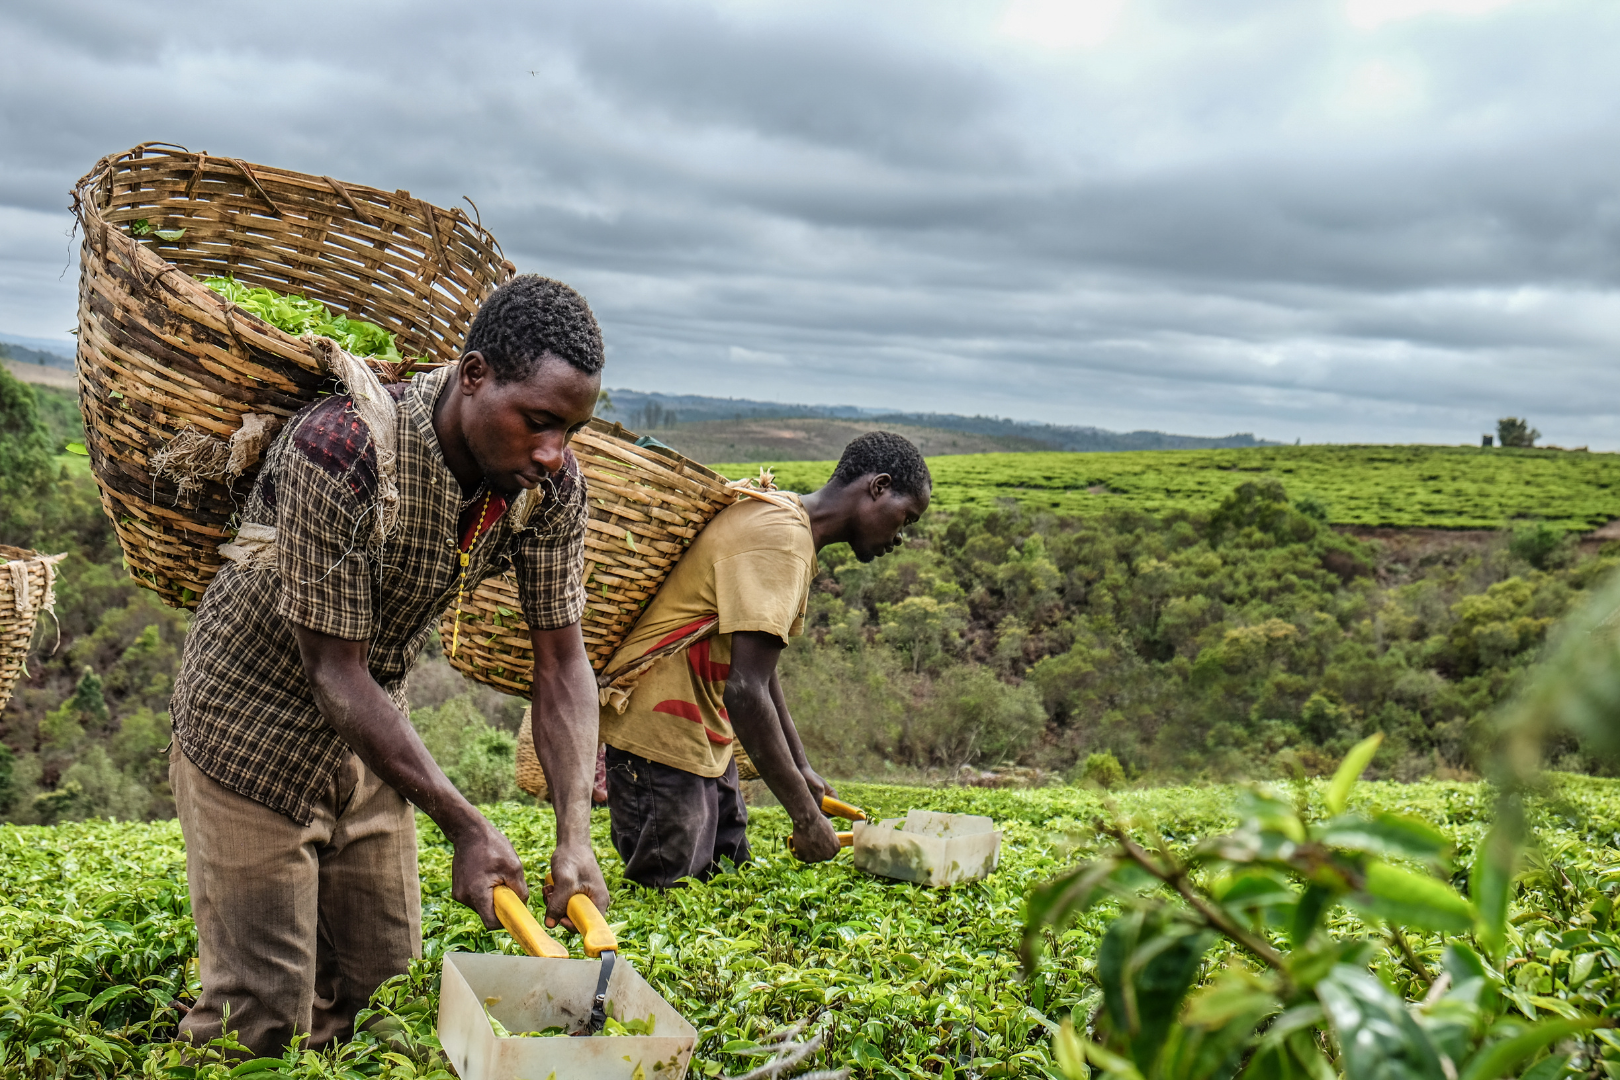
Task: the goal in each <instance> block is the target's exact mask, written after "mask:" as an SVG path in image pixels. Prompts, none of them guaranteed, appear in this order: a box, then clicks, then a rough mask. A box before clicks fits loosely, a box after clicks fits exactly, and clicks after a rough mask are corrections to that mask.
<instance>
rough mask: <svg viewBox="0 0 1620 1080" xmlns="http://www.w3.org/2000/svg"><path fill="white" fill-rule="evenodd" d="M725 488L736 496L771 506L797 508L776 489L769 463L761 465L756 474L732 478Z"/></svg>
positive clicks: (786, 508)
mask: <svg viewBox="0 0 1620 1080" xmlns="http://www.w3.org/2000/svg"><path fill="white" fill-rule="evenodd" d="M726 490H728V491H730V492H732V493H733V494H735V495H738V496H744V495H746V496H747V497H749V498H751V499H758V500H759V501H760V502H768V503H770V504H771V505H772V506H780V507H781V508H782V509H784V510H797V509H798V505H797V504H796V503H795V502H794V501H793V499H792V498H791V497H790V496H788V495H784V494H782V493H780V492H778V491H777V488H776V473H775V472H774V471H773V470H772V469H771V467H770V466H769V465H765V466H761V467H760V470H759V475H758V476H748V477H744V478H743V479H741V480H732V481H730V482H728V483H727V484H726Z"/></svg>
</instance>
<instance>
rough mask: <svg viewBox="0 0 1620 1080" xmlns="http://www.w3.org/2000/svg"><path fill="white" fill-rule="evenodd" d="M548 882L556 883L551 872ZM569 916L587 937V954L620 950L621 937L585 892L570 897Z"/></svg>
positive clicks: (547, 878) (595, 954)
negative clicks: (618, 936)
mask: <svg viewBox="0 0 1620 1080" xmlns="http://www.w3.org/2000/svg"><path fill="white" fill-rule="evenodd" d="M546 884H547V885H554V884H556V882H555V881H553V879H552V877H551V875H550V874H547V875H546ZM568 918H569V919H570V920H572V921H573V924H574V929H575V930H578V931H579V933H580V936H581V937H583V938H584V939H585V955H586V956H600V955H601V954H602V953H604V952H615V953H616V952H618V951H619V939H618V938H617V937H616V936H615V935H614V933H613V931H612V929H610V928H609V927H608V924H607V920H606V919H604V918H602V913H601V912H600V911H597V910H596V905H595V904H593V903H591V898H590V897H588V896H586V895H585V894H584V893H575V894H574V895H573V896H570V897H569V898H568Z"/></svg>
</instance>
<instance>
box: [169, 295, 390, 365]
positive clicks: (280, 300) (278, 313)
mask: <svg viewBox="0 0 1620 1080" xmlns="http://www.w3.org/2000/svg"><path fill="white" fill-rule="evenodd" d="M201 280H202V283H203V284H204V285H206V286H208V287H209V288H210V289H212V290H214V291H215V292H217V293H219V295H221V296H223V297H224V298H225V299H227V300H229V301H231V302H232V303H233V304H235V305H236V306H237V307H239V308H241V309H242V310H243V311H246V312H248V313H249V314H251V315H257V316H258V317H259V318H261V319H263V320H264V321H265V322H267V323H269V324H270V325H271V326H274V327H275V328H276V329H278V330H281V331H283V332H285V333H288V334H291V335H292V336H293V337H302V336H303V335H305V334H316V335H319V336H320V337H326V338H331V339H332V340H333V341H335V342H337V343H338V345H340V346H342V348H343V349H344V350H346V351H347V352H350V353H352V354H354V355H355V356H371V357H375V358H377V359H378V360H385V361H387V362H388V363H391V364H397V363H400V362H401V361H402V360H403V359H404V357H402V356H400V354H399V349H398V347H397V346H396V345H395V344H394V335H393V334H390V333H389V332H388V331H387V330H384V329H383V328H382V327H380V326H378V325H377V324H376V323H369V322H366V321H365V320H364V319H351V318H349V317H348V316H346V315H334V314H332V312H331V310H330V309H328V308H327V306H326V305H325V304H323V303H321V302H320V301H318V300H311V299H309V298H308V297H305V296H299V295H297V294H296V293H294V294H291V295H288V294H285V293H278V292H276V291H275V290H274V289H266V288H262V287H260V288H254V287H252V286H249V285H244V284H242V283H241V282H240V281H237V280H236V279H235V278H220V277H211V278H202V279H201Z"/></svg>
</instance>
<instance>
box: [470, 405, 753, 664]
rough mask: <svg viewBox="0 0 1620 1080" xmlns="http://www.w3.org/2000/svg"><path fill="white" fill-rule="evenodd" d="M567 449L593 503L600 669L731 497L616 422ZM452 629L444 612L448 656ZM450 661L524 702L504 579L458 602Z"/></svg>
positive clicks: (523, 627)
mask: <svg viewBox="0 0 1620 1080" xmlns="http://www.w3.org/2000/svg"><path fill="white" fill-rule="evenodd" d="M570 445H571V446H572V448H573V451H574V454H575V456H577V457H578V458H579V464H580V468H581V470H582V471H583V472H584V474H585V485H586V490H587V493H588V498H589V500H590V527H589V529H588V530H587V531H586V534H585V591H586V597H587V599H586V608H585V618H584V625H583V630H584V635H585V651H586V653H587V654H588V655H589V656H590V659H591V666H592V667H593V668H595V669H596V670H597V671H601V670H602V666H603V665H604V664H606V663H607V661H608V658H609V657H611V656H612V655H613V650H615V649H617V648H618V647H619V642H621V641H623V640H624V636H625V634H627V633H629V631H630V627H631V626H633V625H634V624H635V621H636V619H637V617H638V616H640V614H641V609H642V608H644V607H645V606H646V605H647V601H648V600H650V599H652V596H653V594H654V593H656V592H657V591H658V587H659V586H660V585H662V584H663V583H664V578H666V577H668V576H669V572H670V570H671V569H672V568H673V567H674V566H675V563H676V561H677V560H679V559H680V557H681V554H682V553H683V552H684V551H685V550H686V548H687V545H689V544H690V543H691V542H692V538H693V537H695V536H696V535H697V534H698V533H699V532H700V531H701V530H702V529H703V527H704V526H705V525H707V524H708V523H709V519H711V518H713V517H714V515H715V514H718V513H719V512H720V511H721V510H723V509H724V508H725V507H727V506H730V505H731V504H732V503H733V502H734V501H735V500H736V493H735V492H733V491H732V490H731V489H729V488H728V487H726V478H725V477H723V476H721V475H720V474H719V473H717V472H715V471H714V470H713V469H708V468H705V467H704V466H702V465H699V464H698V463H697V462H695V461H691V460H689V459H687V458H685V457H682V456H681V455H680V454H678V453H676V452H675V451H673V450H670V449H667V448H664V447H641V446H637V445H636V437H635V434H634V433H633V432H628V431H626V430H625V429H624V428H623V427H622V426H621V425H619V424H608V423H606V422H604V421H601V420H592V421H591V422H590V423H589V424H588V425H587V426H586V427H585V428H583V429H582V430H581V431H579V433H578V434H576V435H575V436H574V440H573V442H572V443H571V444H570ZM454 626H455V612H454V611H449V612H446V613H445V616H444V621H443V623H442V624H441V625H440V627H439V637H440V639H441V640H442V641H443V642H444V645H445V648H446V649H448V648H449V647H450V642H451V640H452V638H453V637H456V635H453V633H452V631H453V630H454ZM450 663H451V664H452V665H453V666H454V667H456V668H457V669H458V670H459V671H461V673H462V674H464V675H467V676H470V677H471V678H474V679H477V680H478V681H479V682H482V683H485V684H487V685H489V686H492V687H494V688H495V689H497V690H504V691H506V692H507V693H510V694H519V695H523V696H527V695H528V694H529V690H530V680H531V678H532V677H533V674H534V648H533V644H532V643H531V642H530V640H529V624H528V623H526V622H525V621H524V619H523V606H522V603H521V602H520V601H519V600H518V591H517V583H516V581H515V580H514V579H513V577H512V576H511V575H510V574H508V575H504V576H502V577H494V578H489V579H487V580H485V581H484V582H483V584H481V585H479V586H478V588H477V589H475V590H474V591H473V593H472V595H470V596H469V597H468V598H467V600H466V601H465V602H464V603H463V604H462V606H461V632H460V635H459V639H458V644H457V648H456V653H455V655H454V656H452V657H450Z"/></svg>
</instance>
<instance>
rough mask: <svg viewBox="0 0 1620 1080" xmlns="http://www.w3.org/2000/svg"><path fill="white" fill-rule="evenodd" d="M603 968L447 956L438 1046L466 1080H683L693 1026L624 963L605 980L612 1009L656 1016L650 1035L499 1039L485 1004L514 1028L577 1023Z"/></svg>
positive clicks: (586, 963) (496, 956)
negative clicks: (439, 1045) (442, 1048)
mask: <svg viewBox="0 0 1620 1080" xmlns="http://www.w3.org/2000/svg"><path fill="white" fill-rule="evenodd" d="M601 970H602V965H601V962H600V961H596V960H553V959H549V958H545V957H535V956H506V955H503V954H500V953H462V952H457V953H449V954H447V955H446V956H445V958H444V979H443V986H442V989H441V991H440V997H439V1042H440V1043H441V1044H442V1045H443V1046H444V1051H445V1054H446V1055H447V1056H448V1057H449V1058H450V1063H451V1064H452V1065H454V1066H455V1069H456V1072H457V1073H458V1074H459V1075H460V1076H461V1080H682V1078H683V1077H684V1076H685V1075H686V1067H687V1064H688V1063H689V1062H690V1061H691V1058H692V1048H693V1046H694V1045H695V1044H696V1042H697V1029H695V1028H694V1027H692V1025H691V1024H688V1023H687V1022H686V1020H685V1019H683V1018H682V1017H681V1014H680V1013H678V1012H676V1011H675V1009H674V1007H672V1006H671V1005H670V1004H669V1002H667V1001H665V1000H664V999H663V998H662V997H660V996H659V995H658V992H657V991H655V990H654V989H653V988H652V987H651V986H649V985H648V984H647V980H645V979H643V978H642V977H641V976H640V975H638V974H637V973H636V972H635V970H634V969H633V968H631V966H630V965H629V964H627V963H625V962H624V961H623V960H622V959H621V960H620V961H619V962H618V963H616V964H615V965H614V967H613V975H612V977H611V978H610V979H609V980H608V992H607V1000H608V1009H609V1011H610V1012H611V1013H612V1014H613V1015H614V1016H616V1017H618V1018H620V1019H621V1020H623V1019H629V1018H631V1017H634V1018H637V1019H645V1018H646V1016H647V1014H648V1013H651V1014H652V1015H653V1016H654V1017H655V1018H656V1023H655V1024H654V1027H653V1031H654V1034H652V1035H610V1036H601V1035H597V1036H591V1037H588V1038H574V1037H571V1036H568V1035H548V1036H534V1037H528V1038H522V1037H517V1036H513V1037H511V1038H504V1039H503V1038H498V1037H496V1035H495V1032H494V1029H493V1028H491V1027H490V1024H489V1017H488V1016H486V1015H485V1013H484V1004H485V1002H486V1001H487V1002H489V1012H490V1014H491V1015H493V1016H494V1017H495V1019H497V1020H499V1021H500V1022H501V1023H502V1024H504V1025H505V1026H506V1029H507V1030H508V1031H514V1032H516V1031H541V1030H544V1029H546V1028H549V1027H563V1028H566V1029H568V1030H574V1029H577V1028H578V1027H579V1026H580V1025H581V1024H583V1023H584V1021H585V1019H586V1018H587V1017H588V1016H589V1015H590V1012H591V999H592V998H593V997H594V996H595V994H596V979H597V976H598V974H599V973H600V972H601Z"/></svg>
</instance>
